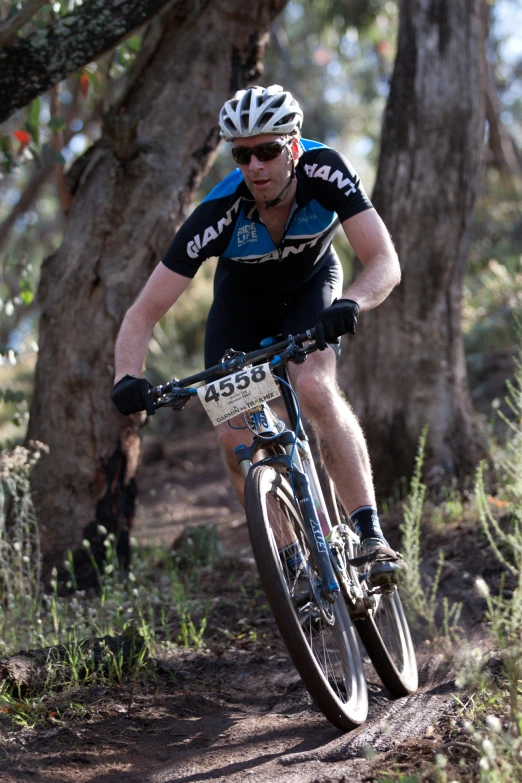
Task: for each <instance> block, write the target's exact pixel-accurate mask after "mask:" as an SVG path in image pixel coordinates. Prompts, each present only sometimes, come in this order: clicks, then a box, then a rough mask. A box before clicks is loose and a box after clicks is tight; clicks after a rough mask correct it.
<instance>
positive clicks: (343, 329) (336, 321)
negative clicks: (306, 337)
mask: <svg viewBox="0 0 522 783" xmlns="http://www.w3.org/2000/svg"><path fill="white" fill-rule="evenodd" d="M358 315H359V305H358V304H357V302H354V301H353V300H352V299H337V300H336V301H335V302H334V303H333V304H332V305H330V307H326V308H325V309H324V310H321V312H320V313H319V314H318V315H317V321H316V325H315V340H316V343H317V348H318V349H319V350H320V351H324V349H325V348H326V346H327V344H328V343H334V342H337V338H338V337H341V335H343V334H355V327H356V326H357V316H358Z"/></svg>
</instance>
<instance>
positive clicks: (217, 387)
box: [205, 367, 266, 402]
mask: <svg viewBox="0 0 522 783" xmlns="http://www.w3.org/2000/svg"><path fill="white" fill-rule="evenodd" d="M265 378H266V371H265V370H264V368H263V367H250V368H249V369H248V370H241V372H237V373H236V374H235V375H228V376H227V377H226V378H223V379H222V380H220V381H219V382H218V381H216V382H215V383H209V384H208V386H207V387H206V391H205V402H218V400H219V398H220V397H221V396H222V397H230V396H231V395H232V394H234V392H235V391H236V390H237V389H239V390H240V391H243V390H244V389H247V388H248V387H249V386H250V383H259V382H260V381H264V379H265Z"/></svg>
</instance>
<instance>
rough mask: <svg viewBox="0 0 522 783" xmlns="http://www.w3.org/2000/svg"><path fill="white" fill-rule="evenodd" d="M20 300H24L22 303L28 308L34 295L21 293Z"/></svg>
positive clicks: (28, 292)
mask: <svg viewBox="0 0 522 783" xmlns="http://www.w3.org/2000/svg"><path fill="white" fill-rule="evenodd" d="M20 299H21V300H22V303H23V304H24V305H25V306H26V307H28V306H29V305H30V304H31V302H32V301H33V299H34V294H33V292H32V291H20Z"/></svg>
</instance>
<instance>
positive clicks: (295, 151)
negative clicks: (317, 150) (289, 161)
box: [290, 136, 301, 163]
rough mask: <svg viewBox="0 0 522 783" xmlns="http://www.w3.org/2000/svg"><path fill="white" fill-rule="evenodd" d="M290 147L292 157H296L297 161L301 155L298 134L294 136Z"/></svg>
mask: <svg viewBox="0 0 522 783" xmlns="http://www.w3.org/2000/svg"><path fill="white" fill-rule="evenodd" d="M290 149H291V150H292V158H293V159H294V163H297V161H298V160H299V158H300V157H301V146H300V144H299V139H298V138H297V136H294V138H293V139H292V143H291V145H290Z"/></svg>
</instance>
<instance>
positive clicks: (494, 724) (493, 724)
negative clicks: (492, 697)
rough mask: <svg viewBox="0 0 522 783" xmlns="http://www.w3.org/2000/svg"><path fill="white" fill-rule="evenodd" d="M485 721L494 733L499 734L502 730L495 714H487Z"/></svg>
mask: <svg viewBox="0 0 522 783" xmlns="http://www.w3.org/2000/svg"><path fill="white" fill-rule="evenodd" d="M486 723H487V724H488V726H489V728H490V729H491V731H494V732H495V734H500V733H501V731H502V724H501V722H500V721H499V719H498V718H497V716H496V715H488V717H487V718H486Z"/></svg>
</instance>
